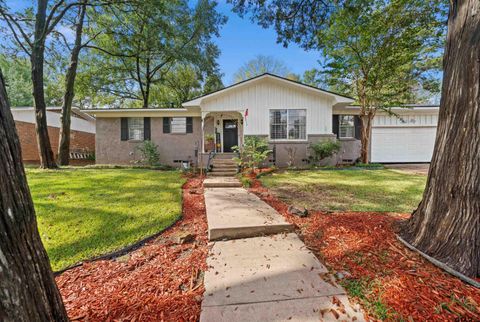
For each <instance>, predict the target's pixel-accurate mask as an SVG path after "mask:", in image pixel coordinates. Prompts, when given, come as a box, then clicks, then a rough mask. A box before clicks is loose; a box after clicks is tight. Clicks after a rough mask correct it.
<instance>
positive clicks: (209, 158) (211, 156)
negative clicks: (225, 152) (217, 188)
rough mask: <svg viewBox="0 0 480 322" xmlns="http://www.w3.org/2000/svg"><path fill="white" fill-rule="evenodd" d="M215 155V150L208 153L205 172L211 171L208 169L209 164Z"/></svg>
mask: <svg viewBox="0 0 480 322" xmlns="http://www.w3.org/2000/svg"><path fill="white" fill-rule="evenodd" d="M216 154H217V152H216V151H215V150H212V151H210V153H208V161H207V170H206V172H209V171H210V170H211V169H210V162H211V161H212V159H213V158H214V157H215V155H216Z"/></svg>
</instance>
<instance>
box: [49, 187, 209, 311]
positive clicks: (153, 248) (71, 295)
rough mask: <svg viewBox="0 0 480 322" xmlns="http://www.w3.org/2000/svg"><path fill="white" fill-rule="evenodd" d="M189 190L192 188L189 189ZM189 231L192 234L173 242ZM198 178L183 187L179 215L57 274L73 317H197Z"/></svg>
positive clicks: (202, 242) (203, 251)
mask: <svg viewBox="0 0 480 322" xmlns="http://www.w3.org/2000/svg"><path fill="white" fill-rule="evenodd" d="M192 191H193V192H194V193H191V192H192ZM185 231H188V232H189V233H191V234H194V235H195V238H194V240H190V241H189V242H184V243H178V242H177V239H178V238H177V237H178V235H179V234H183V233H184V232H185ZM206 231H207V221H206V215H205V202H204V198H203V188H202V180H201V179H196V178H191V179H189V180H188V181H187V183H186V184H185V185H184V187H183V218H182V219H181V220H179V221H178V222H177V223H176V224H175V225H174V226H173V227H172V228H171V229H168V230H167V231H165V233H163V234H162V235H160V236H159V237H158V238H156V239H155V240H153V241H151V242H149V243H147V244H146V245H145V246H143V247H142V248H140V249H138V250H136V251H134V252H132V253H130V254H128V255H125V256H122V257H121V258H117V259H113V260H101V261H96V262H92V263H85V264H83V265H82V266H80V267H77V268H74V269H71V270H69V271H67V272H64V273H63V274H61V275H59V276H58V277H57V278H56V281H57V285H58V287H59V289H60V292H61V294H62V297H63V301H64V303H65V307H66V309H67V312H68V315H69V317H70V319H71V320H72V321H198V319H199V316H200V305H201V300H202V294H203V291H204V288H203V271H205V270H206V268H207V266H206V257H207V253H208V246H207V242H208V240H207V235H206Z"/></svg>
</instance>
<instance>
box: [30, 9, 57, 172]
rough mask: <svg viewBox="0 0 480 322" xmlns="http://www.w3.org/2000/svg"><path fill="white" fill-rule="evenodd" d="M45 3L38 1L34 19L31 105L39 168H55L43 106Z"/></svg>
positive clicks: (44, 105)
mask: <svg viewBox="0 0 480 322" xmlns="http://www.w3.org/2000/svg"><path fill="white" fill-rule="evenodd" d="M46 12H47V1H46V0H38V6H37V14H36V17H35V37H34V43H33V46H32V53H31V58H30V61H31V64H32V82H33V104H34V106H35V120H36V126H35V130H36V134H37V146H38V154H39V156H40V167H42V168H56V167H57V165H56V164H55V159H54V156H53V152H52V147H51V145H50V138H49V137H48V127H47V107H46V104H45V91H44V88H43V62H44V52H45V37H46V35H45V33H46V30H45V28H46V26H45V24H46V14H47V13H46Z"/></svg>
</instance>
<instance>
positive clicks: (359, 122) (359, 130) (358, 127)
mask: <svg viewBox="0 0 480 322" xmlns="http://www.w3.org/2000/svg"><path fill="white" fill-rule="evenodd" d="M353 124H355V138H356V139H357V140H360V139H361V137H362V120H361V119H360V117H359V116H358V115H355V117H354V118H353Z"/></svg>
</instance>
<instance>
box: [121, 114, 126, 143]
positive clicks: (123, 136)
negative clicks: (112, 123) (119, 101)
mask: <svg viewBox="0 0 480 322" xmlns="http://www.w3.org/2000/svg"><path fill="white" fill-rule="evenodd" d="M120 140H122V141H127V140H128V118H127V117H122V118H120Z"/></svg>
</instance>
